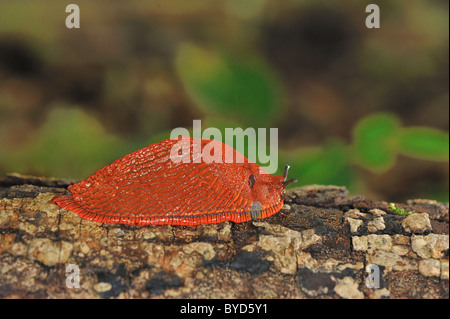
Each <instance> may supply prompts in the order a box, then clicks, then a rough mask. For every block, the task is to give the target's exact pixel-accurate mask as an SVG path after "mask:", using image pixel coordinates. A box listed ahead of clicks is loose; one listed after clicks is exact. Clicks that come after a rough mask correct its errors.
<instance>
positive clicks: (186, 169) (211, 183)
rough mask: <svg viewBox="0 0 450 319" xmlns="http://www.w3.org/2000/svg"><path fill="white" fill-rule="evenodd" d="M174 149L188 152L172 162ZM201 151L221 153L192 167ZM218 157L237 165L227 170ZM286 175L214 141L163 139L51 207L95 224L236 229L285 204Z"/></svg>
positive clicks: (101, 172) (59, 197)
mask: <svg viewBox="0 0 450 319" xmlns="http://www.w3.org/2000/svg"><path fill="white" fill-rule="evenodd" d="M195 143H198V144H196V145H200V146H201V147H200V149H198V148H197V147H194V146H193V145H194V144H195ZM175 144H176V145H175ZM174 146H178V147H181V148H182V149H183V150H184V149H186V150H189V152H187V153H185V152H183V154H181V155H180V154H179V153H175V156H174V153H173V148H174ZM206 147H208V148H209V150H212V149H213V150H214V152H215V150H217V149H221V150H222V154H221V158H219V159H221V160H218V161H210V162H201V161H199V160H198V159H199V158H201V157H202V153H201V152H202V150H204V149H205V148H206ZM226 154H228V155H232V156H233V157H232V158H240V159H241V160H240V161H239V162H237V163H234V162H233V163H227V162H226V161H225V157H226ZM219 155H220V154H219ZM187 157H189V159H190V161H189V162H183V161H182V159H186V158H187ZM174 159H175V160H174ZM288 170H289V166H288V165H286V167H285V170H284V174H283V176H273V175H271V174H268V173H267V172H266V171H264V170H263V169H262V168H261V167H260V166H259V165H257V164H255V163H253V162H251V161H249V160H248V159H247V158H245V157H244V156H243V155H242V154H240V153H239V152H237V151H236V150H234V149H233V148H232V147H230V146H228V145H226V144H223V143H222V142H219V141H216V140H206V139H193V138H179V139H168V140H164V141H162V142H160V143H155V144H152V145H150V146H148V147H145V148H143V149H140V150H138V151H135V152H133V153H130V154H128V155H126V156H125V157H123V158H121V159H118V160H116V161H115V162H113V163H112V164H110V165H107V166H105V167H104V168H102V169H100V170H98V171H97V172H96V173H95V174H94V175H92V176H90V177H88V178H87V179H86V180H84V181H81V182H79V183H76V184H73V185H71V186H69V187H68V192H67V193H66V194H64V195H56V196H55V197H53V199H52V200H51V202H52V203H55V204H57V205H59V206H60V207H62V208H65V209H68V210H71V211H73V212H75V213H77V214H78V215H80V216H81V217H82V218H85V219H88V220H91V221H95V222H101V223H121V224H129V225H150V224H159V225H161V224H171V225H199V224H211V223H220V222H223V221H227V220H229V221H233V222H236V223H241V222H245V221H249V220H251V219H263V218H266V217H269V216H271V215H273V214H275V213H277V212H278V211H279V210H280V209H281V207H282V206H283V204H284V201H290V198H288V197H287V196H286V194H285V189H286V187H287V186H288V185H290V184H291V183H295V182H297V180H296V179H291V180H287V174H288Z"/></svg>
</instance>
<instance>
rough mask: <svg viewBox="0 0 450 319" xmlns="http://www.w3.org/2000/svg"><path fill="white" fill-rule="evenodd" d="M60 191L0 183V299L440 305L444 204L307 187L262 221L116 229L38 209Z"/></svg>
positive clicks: (57, 186)
mask: <svg viewBox="0 0 450 319" xmlns="http://www.w3.org/2000/svg"><path fill="white" fill-rule="evenodd" d="M27 178H28V179H27ZM70 182H71V181H63V180H55V179H45V178H37V179H36V178H33V177H21V176H20V175H14V176H13V175H11V176H9V178H8V179H6V180H3V181H0V297H1V298H448V297H449V289H448V276H449V275H448V274H449V271H448V258H449V257H448V247H449V243H448V242H449V238H448V232H449V224H448V222H449V217H448V203H447V204H442V203H438V202H435V201H431V200H410V201H407V202H406V203H404V204H400V203H396V204H395V207H396V208H397V210H396V212H394V211H393V209H392V207H391V206H390V203H387V202H384V201H373V200H366V199H365V198H364V196H362V195H356V196H349V195H348V192H347V190H346V189H345V188H343V187H336V186H308V187H301V188H296V189H293V190H291V191H290V192H289V195H290V196H291V197H292V198H293V201H292V203H289V204H287V205H285V206H284V208H283V209H282V210H281V211H280V212H279V213H277V214H275V215H273V216H271V217H269V218H266V219H264V220H253V221H250V222H246V223H241V224H235V223H232V222H224V223H220V224H211V225H199V226H194V227H188V226H170V225H163V226H145V227H144V226H125V225H119V224H100V223H95V222H90V221H87V220H84V219H81V218H80V217H79V216H78V215H76V214H74V213H72V212H71V211H67V210H64V209H61V208H59V207H58V206H56V205H54V204H50V202H49V201H50V199H51V198H52V197H53V196H54V195H55V194H57V193H61V192H64V191H65V187H66V186H67V185H69V184H70ZM27 183H28V184H27ZM398 209H403V211H400V212H405V213H407V212H412V214H410V215H408V216H403V215H401V214H398V212H399V211H398ZM77 271H78V273H77ZM77 274H79V276H78V277H77V276H76V275H77ZM368 278H369V279H371V280H370V282H369V281H368ZM78 284H79V285H78Z"/></svg>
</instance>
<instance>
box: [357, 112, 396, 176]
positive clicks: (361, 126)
mask: <svg viewBox="0 0 450 319" xmlns="http://www.w3.org/2000/svg"><path fill="white" fill-rule="evenodd" d="M399 126H400V124H399V121H398V120H397V118H396V117H395V116H393V115H391V114H387V113H386V114H385V113H382V114H374V115H370V116H368V117H366V118H364V119H362V120H361V121H360V122H359V123H358V124H357V125H356V127H355V129H354V131H353V136H354V144H353V151H354V153H355V154H354V155H355V158H356V161H357V162H358V163H359V164H361V165H362V166H364V167H366V168H368V169H370V170H372V171H375V172H383V171H386V170H388V169H389V168H391V167H392V166H393V164H394V162H395V158H396V155H397V150H396V148H397V146H396V144H397V135H398V133H399Z"/></svg>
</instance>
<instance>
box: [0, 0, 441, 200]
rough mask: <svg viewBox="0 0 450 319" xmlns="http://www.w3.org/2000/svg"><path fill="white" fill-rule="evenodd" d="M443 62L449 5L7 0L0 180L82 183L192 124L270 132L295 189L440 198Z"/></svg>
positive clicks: (1, 31)
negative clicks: (76, 16)
mask: <svg viewBox="0 0 450 319" xmlns="http://www.w3.org/2000/svg"><path fill="white" fill-rule="evenodd" d="M371 2H374V3H377V4H378V5H379V7H380V11H381V28H380V29H368V28H366V25H365V20H366V17H367V15H368V13H366V12H365V9H366V6H367V5H368V4H369V3H371ZM70 3H76V4H77V5H78V6H79V8H80V26H81V27H80V28H79V29H67V28H66V26H65V20H66V17H67V16H68V15H69V13H66V12H65V9H66V6H67V5H68V4H70ZM448 61H449V2H448V1H447V0H442V1H438V0H434V1H429V0H428V1H426V0H423V1H418V0H417V1H411V0H403V1H401V0H396V1H330V0H323V1H321V0H317V1H308V0H303V1H302V0H286V1H278V0H226V1H223V0H221V1H219V0H190V1H185V0H171V1H162V0H159V1H136V0H129V1H126V2H125V1H85V0H75V1H73V2H66V1H50V0H39V1H25V0H2V1H1V2H0V176H4V174H5V173H9V172H19V173H21V174H32V175H37V176H48V177H60V178H73V179H79V180H81V179H84V178H86V177H87V176H89V175H91V174H93V173H94V172H95V171H96V170H97V169H99V168H101V167H103V166H105V165H107V164H109V163H111V162H112V161H114V160H115V159H117V158H120V157H122V156H124V155H125V154H127V153H129V152H131V151H134V150H137V149H139V148H142V147H145V146H147V145H148V144H150V143H154V142H159V141H161V140H163V139H165V138H168V137H169V135H170V131H171V130H172V129H173V128H176V127H186V128H191V127H192V120H193V119H201V120H202V129H204V128H207V127H217V128H219V129H222V130H223V129H224V128H226V127H233V128H234V127H242V128H244V129H245V128H247V127H254V128H259V127H267V128H270V127H277V128H278V129H279V131H278V133H279V174H280V175H281V172H282V170H283V167H284V164H285V163H289V164H290V165H291V171H290V176H291V177H297V178H298V179H299V181H300V182H299V183H297V184H296V185H295V186H299V185H306V184H335V185H345V186H346V187H347V188H349V190H350V191H351V192H352V193H364V194H365V195H366V196H367V197H368V198H373V199H384V200H388V201H402V200H405V199H408V198H431V199H436V200H439V201H448V193H449V163H448V160H449V135H448V130H449V91H448V85H449V83H448V82H449V79H448V71H449V63H448Z"/></svg>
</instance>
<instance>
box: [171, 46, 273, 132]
mask: <svg viewBox="0 0 450 319" xmlns="http://www.w3.org/2000/svg"><path fill="white" fill-rule="evenodd" d="M176 66H177V70H178V73H179V74H180V78H181V79H182V81H183V83H184V85H185V87H186V89H187V92H188V93H189V95H190V96H191V98H192V99H193V100H194V101H196V102H197V105H198V107H199V108H201V109H202V111H204V112H205V116H206V117H217V118H220V119H222V120H223V119H227V118H231V119H233V120H237V121H238V122H239V123H241V125H243V127H268V126H270V124H271V123H274V122H276V119H277V118H279V117H280V115H282V114H281V110H280V106H281V103H280V93H279V89H280V85H279V82H278V81H277V79H276V77H275V75H274V74H273V72H272V71H271V70H270V68H269V67H268V66H267V65H266V64H264V63H263V61H262V60H257V59H255V57H254V56H253V57H252V58H251V59H249V58H247V59H239V60H237V59H232V58H231V57H230V56H228V55H227V54H226V53H224V52H220V51H213V50H205V49H201V48H199V47H196V46H194V45H192V44H184V45H181V46H180V48H179V50H178V57H177V60H176ZM277 113H278V114H277Z"/></svg>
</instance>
